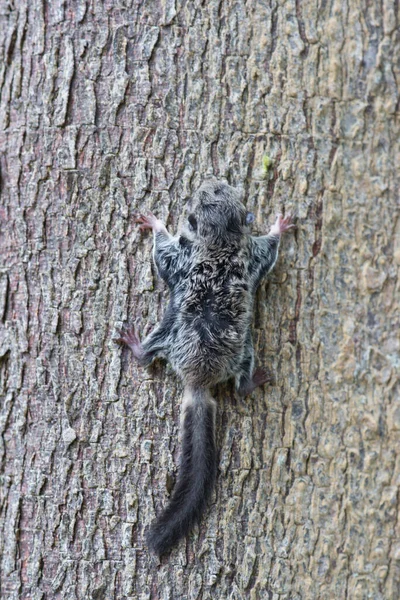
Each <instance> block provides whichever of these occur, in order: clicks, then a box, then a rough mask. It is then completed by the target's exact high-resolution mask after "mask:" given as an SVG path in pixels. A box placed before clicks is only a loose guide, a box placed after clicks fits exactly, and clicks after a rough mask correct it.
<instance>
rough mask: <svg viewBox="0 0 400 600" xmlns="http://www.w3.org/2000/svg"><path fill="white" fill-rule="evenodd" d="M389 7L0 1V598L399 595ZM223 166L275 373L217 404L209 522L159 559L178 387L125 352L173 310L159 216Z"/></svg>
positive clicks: (260, 333) (394, 125)
mask: <svg viewBox="0 0 400 600" xmlns="http://www.w3.org/2000/svg"><path fill="white" fill-rule="evenodd" d="M398 11H399V7H398V2H395V1H394V0H383V2H382V3H375V2H362V1H359V0H352V1H351V2H343V0H340V1H339V0H319V1H317V0H309V1H302V0H288V1H287V2H277V1H276V0H254V2H246V3H245V2H240V1H238V2H235V1H233V0H220V1H219V0H208V1H207V2H204V3H201V2H197V1H194V2H188V1H181V0H149V1H147V2H140V1H133V0H131V1H130V0H126V1H123V0H117V1H115V0H104V1H103V2H98V3H96V2H87V1H86V0H79V1H77V2H72V1H71V0H55V1H54V2H42V1H41V0H33V1H32V2H28V0H16V1H15V2H12V1H11V0H10V1H7V0H0V13H1V25H0V32H1V33H0V36H1V39H0V53H1V54H0V89H1V105H0V111H1V112H0V127H1V129H0V153H1V154H0V159H1V217H2V223H1V238H0V251H1V261H2V262H1V269H0V319H1V338H0V390H1V395H2V405H1V421H0V431H1V445H0V453H1V454H0V457H1V500H0V510H1V513H0V514H1V522H0V526H1V541H0V544H1V547H0V551H1V557H2V558H1V577H0V586H1V589H0V596H1V598H4V599H7V600H16V599H22V600H27V599H29V600H31V599H32V600H44V599H59V598H66V599H68V600H70V599H77V600H82V599H102V598H104V599H107V600H108V599H110V600H111V599H112V600H114V599H115V600H117V599H118V600H120V599H140V600H144V599H165V600H166V599H171V600H177V599H186V598H187V599H190V600H195V599H202V600H206V599H216V598H221V599H222V598H224V599H225V598H226V599H230V600H238V599H241V598H250V599H252V600H255V599H261V598H262V599H263V598H271V599H273V600H278V599H279V600H300V599H307V600H308V599H310V600H311V599H325V600H332V599H333V598H340V599H342V598H343V599H351V600H356V599H357V600H358V599H359V600H361V599H367V598H373V599H374V600H379V599H385V600H387V599H397V598H399V597H400V526H399V520H398V513H399V483H400V457H399V453H398V448H399V442H400V404H399V376H398V374H399V365H400V354H399V319H400V318H399V297H400V296H399V277H398V274H399V265H400V219H399V184H400V176H399V169H398V166H399V159H400V152H399V144H400V142H399V140H400V127H399V94H398V86H399V76H400V63H399V56H400V34H399V21H398V16H399V15H398ZM210 173H213V174H214V175H216V176H217V177H219V178H226V179H227V180H228V181H229V183H231V184H232V185H234V186H241V187H242V188H243V190H244V197H245V203H246V205H247V207H248V209H249V210H251V211H252V212H254V213H255V214H256V218H257V219H256V230H257V231H258V232H259V233H263V232H265V231H267V230H268V228H269V225H270V224H271V223H272V222H273V219H274V216H275V213H276V212H278V211H280V210H282V209H284V210H285V211H290V210H292V211H294V212H295V213H296V215H297V229H296V231H295V233H294V235H293V236H287V237H286V238H285V240H284V243H283V245H282V248H281V257H280V259H279V262H278V265H277V267H276V268H275V271H274V273H273V275H272V277H270V279H269V281H268V282H266V283H265V284H263V285H262V286H261V288H260V291H259V293H258V295H257V302H256V311H255V319H254V332H255V339H256V342H257V349H258V350H257V358H258V362H259V364H261V365H264V366H267V367H268V368H269V369H271V370H272V371H273V372H274V375H275V382H274V384H273V385H270V386H265V387H264V388H263V389H260V390H257V391H256V392H255V393H253V394H252V396H251V397H250V398H247V399H246V400H245V401H242V400H239V399H237V398H236V397H235V395H234V392H233V386H231V385H226V386H221V387H220V388H219V389H218V391H217V392H216V398H217V401H218V417H217V440H218V448H219V453H220V454H219V472H218V481H217V488H216V492H215V494H214V497H213V501H212V504H211V506H210V508H209V510H208V512H207V514H206V515H205V517H204V518H203V520H202V522H201V524H200V526H199V527H198V528H197V529H196V530H195V531H194V532H193V534H192V535H191V536H190V538H189V539H188V540H184V541H182V543H181V544H180V545H179V547H177V548H176V549H174V550H173V551H172V552H171V554H170V555H169V556H167V557H165V558H164V559H163V560H162V561H161V562H160V563H159V562H158V561H157V560H156V559H155V558H154V557H152V556H150V555H149V553H148V550H147V548H146V545H145V532H146V530H147V528H148V526H149V524H150V522H151V521H152V520H153V519H154V518H155V515H156V514H158V513H159V512H160V510H161V508H162V507H163V506H164V505H165V504H166V502H167V499H168V494H169V492H170V491H171V489H172V487H173V484H174V480H175V475H176V468H177V464H178V457H179V440H178V425H179V406H180V398H181V391H182V390H181V385H180V383H179V381H177V379H176V378H175V376H174V375H173V373H172V371H171V369H170V368H169V367H168V366H166V365H164V364H161V363H159V364H156V365H155V366H154V367H153V368H152V369H151V370H149V371H143V370H140V369H138V368H137V367H136V365H135V364H134V363H133V361H132V360H131V357H130V356H129V354H128V352H127V351H125V350H123V349H121V348H120V347H119V346H118V345H117V344H115V343H114V342H113V341H112V338H113V336H114V334H115V329H116V327H118V326H120V325H121V324H122V323H124V322H126V321H131V322H136V323H137V324H138V326H139V329H140V331H141V332H142V334H145V333H146V332H147V331H148V330H149V329H150V328H151V327H153V326H154V325H155V323H156V322H157V321H158V320H159V319H160V315H161V314H162V312H163V310H164V307H165V304H166V288H165V286H164V285H163V284H162V283H161V282H160V281H158V280H157V277H156V274H155V272H154V269H153V267H152V265H151V239H150V236H146V235H141V234H140V233H139V232H138V228H137V226H136V225H135V224H134V221H133V215H134V213H135V211H137V210H140V211H145V210H148V209H151V210H152V211H154V212H155V213H156V215H157V216H158V217H159V218H161V219H163V220H165V221H166V222H167V224H168V226H169V228H170V230H172V231H174V232H175V230H176V229H177V227H178V226H179V223H182V217H181V215H182V214H183V212H184V209H185V204H186V200H185V198H187V197H188V196H189V195H190V194H191V192H192V191H193V190H194V189H196V187H197V186H198V185H199V183H200V182H201V181H202V179H203V177H204V176H205V175H207V174H210Z"/></svg>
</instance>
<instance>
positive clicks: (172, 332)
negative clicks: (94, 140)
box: [117, 181, 293, 555]
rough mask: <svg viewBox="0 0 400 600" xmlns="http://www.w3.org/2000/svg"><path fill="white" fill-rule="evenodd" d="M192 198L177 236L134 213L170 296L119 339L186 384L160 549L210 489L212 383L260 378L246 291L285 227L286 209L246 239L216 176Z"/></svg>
mask: <svg viewBox="0 0 400 600" xmlns="http://www.w3.org/2000/svg"><path fill="white" fill-rule="evenodd" d="M190 204H191V205H192V209H191V212H190V214H189V216H188V219H187V226H186V227H185V228H184V229H183V230H182V232H181V233H180V235H177V236H175V237H173V236H172V235H170V234H169V233H168V231H167V230H166V228H165V226H164V225H163V223H162V222H161V221H159V220H158V219H157V218H156V217H155V216H154V215H152V214H149V215H148V216H144V215H140V216H138V217H137V222H138V223H140V228H141V229H152V230H153V234H154V250H153V256H154V262H155V264H156V265H157V269H158V272H159V274H160V276H161V277H162V278H163V279H164V281H165V282H166V283H167V284H168V287H169V291H170V301H169V305H168V308H167V310H166V312H165V314H164V317H163V319H162V321H161V323H160V324H159V325H158V326H157V328H156V329H155V330H154V331H153V332H152V333H150V335H149V336H148V337H147V338H146V339H145V340H144V342H143V343H141V342H140V341H139V338H138V336H137V333H136V331H135V329H134V328H130V329H124V330H122V331H121V332H120V337H119V338H118V340H117V341H119V342H122V343H124V344H126V345H127V346H129V348H130V349H131V350H132V353H133V355H134V357H135V358H136V360H137V361H138V363H139V364H140V365H142V366H147V365H149V364H150V363H151V362H152V361H153V360H154V359H155V358H157V357H162V358H165V359H167V360H168V361H169V362H170V363H171V365H172V367H173V369H174V370H175V371H176V372H177V373H178V375H179V376H180V377H181V379H182V381H183V384H184V396H183V408H182V425H183V432H182V452H181V460H180V468H179V474H178V480H177V483H176V485H175V488H174V490H173V493H172V496H171V499H170V502H169V504H168V506H167V507H166V508H165V510H164V511H163V513H162V514H161V516H160V517H159V518H158V520H157V521H156V522H155V523H154V524H153V525H152V527H151V530H150V533H149V536H148V543H149V546H150V548H151V549H152V550H153V551H154V552H156V553H157V554H158V555H161V554H163V553H164V552H166V551H167V550H169V549H170V548H171V546H173V545H174V544H175V543H176V542H177V541H178V540H179V539H180V538H181V537H182V536H184V535H185V534H186V533H188V532H189V530H190V529H191V527H192V526H193V524H194V523H195V522H196V521H198V519H199V518H200V516H201V513H202V512H203V510H204V508H205V506H206V503H207V500H208V499H209V497H210V495H211V493H212V490H213V486H214V480H215V476H216V470H217V453H216V447H215V431H214V429H215V409H216V403H215V401H214V399H213V398H212V396H211V393H210V387H212V386H214V385H215V384H217V383H219V382H222V381H226V380H227V379H229V378H231V377H234V378H235V382H236V388H237V390H238V392H239V394H241V395H243V396H244V395H246V394H250V392H252V391H253V390H254V388H256V387H257V386H259V385H262V384H263V383H265V382H266V381H267V379H268V377H267V375H266V372H265V371H264V370H263V369H260V368H258V369H255V370H254V351H253V341H252V335H251V321H252V312H253V302H254V295H255V292H256V289H257V286H258V284H259V283H260V281H261V279H262V277H264V275H266V274H267V273H268V272H269V271H270V270H271V269H272V267H273V266H274V264H275V262H276V259H277V257H278V247H279V241H280V235H281V233H283V232H284V231H286V230H287V229H289V228H291V227H293V225H292V223H291V218H290V216H287V217H285V218H283V217H282V216H281V215H279V216H278V217H277V220H276V222H275V225H273V226H272V228H271V230H270V232H269V234H268V235H265V236H262V237H252V236H251V235H250V233H249V227H248V225H249V224H250V222H251V221H252V220H253V218H254V217H253V215H252V214H251V213H247V212H246V210H245V208H244V206H243V205H242V204H241V202H240V195H239V193H238V192H237V191H236V190H235V189H233V188H232V187H230V186H229V185H226V184H225V183H221V182H215V181H212V182H206V183H204V184H203V185H202V186H201V187H200V189H199V190H198V191H197V192H196V193H195V195H194V196H193V199H192V201H191V203H190Z"/></svg>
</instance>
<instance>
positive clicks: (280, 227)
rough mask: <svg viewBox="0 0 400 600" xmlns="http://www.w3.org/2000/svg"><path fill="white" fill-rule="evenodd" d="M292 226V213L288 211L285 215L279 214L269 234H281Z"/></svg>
mask: <svg viewBox="0 0 400 600" xmlns="http://www.w3.org/2000/svg"><path fill="white" fill-rule="evenodd" d="M292 227H295V225H294V223H293V221H292V215H291V214H290V213H289V214H288V215H286V217H283V216H282V215H281V214H279V215H278V216H277V218H276V221H275V223H274V225H272V227H271V230H270V234H272V235H281V234H282V233H284V232H285V231H288V229H292Z"/></svg>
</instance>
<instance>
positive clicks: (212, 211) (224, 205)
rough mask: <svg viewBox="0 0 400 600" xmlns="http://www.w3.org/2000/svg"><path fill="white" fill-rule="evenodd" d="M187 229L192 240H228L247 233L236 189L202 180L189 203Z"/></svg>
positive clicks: (246, 217) (245, 214)
mask: <svg viewBox="0 0 400 600" xmlns="http://www.w3.org/2000/svg"><path fill="white" fill-rule="evenodd" d="M190 208H191V210H190V212H189V215H188V225H187V229H188V230H189V232H190V233H191V234H192V236H193V237H196V236H200V237H201V238H205V239H209V240H213V241H224V240H226V241H228V240H230V239H234V238H235V237H240V236H242V235H244V234H245V233H247V230H248V225H249V223H250V222H251V220H252V219H251V216H250V215H251V213H248V212H247V211H246V209H245V207H244V206H243V204H242V203H241V194H240V192H239V191H238V190H236V189H234V188H232V187H231V186H230V185H228V184H226V183H223V182H221V181H214V180H213V181H206V182H204V183H203V184H202V185H201V187H200V188H199V189H198V190H197V192H196V193H195V194H194V196H193V198H192V201H191V203H190Z"/></svg>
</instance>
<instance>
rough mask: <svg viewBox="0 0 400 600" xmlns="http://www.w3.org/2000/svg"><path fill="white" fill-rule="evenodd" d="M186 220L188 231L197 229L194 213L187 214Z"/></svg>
mask: <svg viewBox="0 0 400 600" xmlns="http://www.w3.org/2000/svg"><path fill="white" fill-rule="evenodd" d="M188 222H189V229H190V231H197V221H196V217H195V216H194V215H189V217H188Z"/></svg>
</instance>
